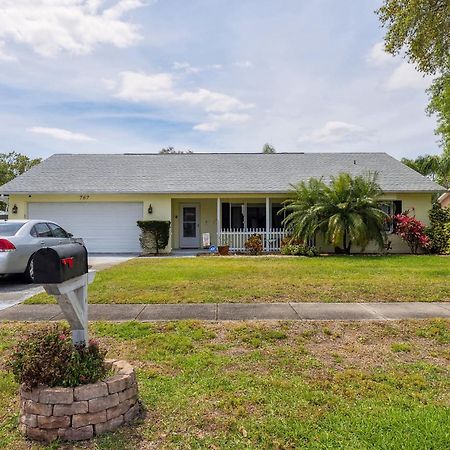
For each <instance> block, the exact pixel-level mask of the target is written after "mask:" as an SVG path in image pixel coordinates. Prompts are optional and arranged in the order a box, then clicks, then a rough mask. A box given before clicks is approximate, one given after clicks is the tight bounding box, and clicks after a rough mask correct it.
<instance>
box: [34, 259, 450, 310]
mask: <svg viewBox="0 0 450 450" xmlns="http://www.w3.org/2000/svg"><path fill="white" fill-rule="evenodd" d="M449 274H450V257H443V256H410V255H407V256H350V257H345V256H335V257H333V256H330V257H319V258H299V257H290V258H289V257H258V258H254V257H253V258H251V257H220V258H219V257H199V258H158V259H156V258H145V259H144V258H137V259H134V260H131V261H128V262H126V263H123V264H121V265H118V266H115V267H113V268H111V269H108V270H105V271H103V272H99V273H98V274H97V276H96V280H95V282H94V283H93V284H92V286H91V287H90V291H89V293H90V297H89V302H90V303H214V302H245V303H253V302H288V301H294V302H295V301H297V302H378V301H381V302H385V301H425V302H432V301H448V300H450V283H449ZM51 302H54V300H53V299H52V298H51V297H49V296H47V295H45V294H41V295H37V296H35V297H33V298H31V299H29V300H28V301H27V303H51Z"/></svg>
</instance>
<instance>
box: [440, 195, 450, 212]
mask: <svg viewBox="0 0 450 450" xmlns="http://www.w3.org/2000/svg"><path fill="white" fill-rule="evenodd" d="M438 201H439V203H440V204H441V206H442V207H443V208H450V192H444V193H443V194H442V195H441V196H440V197H439V198H438Z"/></svg>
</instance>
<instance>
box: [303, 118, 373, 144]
mask: <svg viewBox="0 0 450 450" xmlns="http://www.w3.org/2000/svg"><path fill="white" fill-rule="evenodd" d="M365 133H366V130H365V129H364V128H363V127H360V126H358V125H354V124H351V123H347V122H340V121H329V122H327V123H326V124H325V125H324V126H323V127H322V128H318V129H317V130H313V131H312V132H311V133H309V134H307V135H304V136H301V137H300V138H299V139H298V142H311V143H313V144H331V143H337V142H343V141H351V140H355V139H357V138H358V137H362V136H363V135H364V134H365Z"/></svg>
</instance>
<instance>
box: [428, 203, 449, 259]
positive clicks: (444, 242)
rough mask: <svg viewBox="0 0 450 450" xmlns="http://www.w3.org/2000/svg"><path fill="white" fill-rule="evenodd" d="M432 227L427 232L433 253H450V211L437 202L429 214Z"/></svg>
mask: <svg viewBox="0 0 450 450" xmlns="http://www.w3.org/2000/svg"><path fill="white" fill-rule="evenodd" d="M429 217H430V226H429V227H428V228H427V229H426V230H425V232H426V234H427V236H428V237H429V239H430V251H431V252H432V253H439V254H448V253H450V209H447V208H443V207H442V206H441V205H440V203H438V202H436V203H434V204H433V207H432V208H431V209H430V212H429Z"/></svg>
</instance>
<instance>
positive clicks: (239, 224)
mask: <svg viewBox="0 0 450 450" xmlns="http://www.w3.org/2000/svg"><path fill="white" fill-rule="evenodd" d="M243 209H244V205H243V204H241V203H222V230H230V229H232V228H233V229H242V228H244V214H243Z"/></svg>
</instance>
